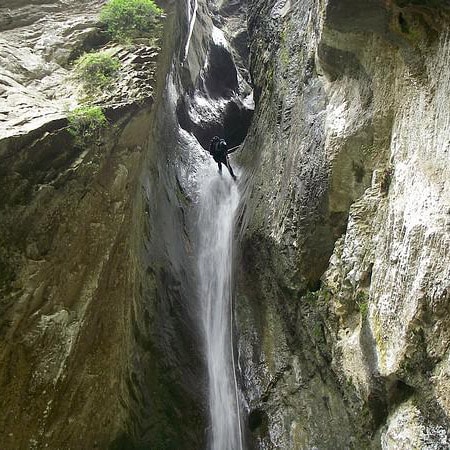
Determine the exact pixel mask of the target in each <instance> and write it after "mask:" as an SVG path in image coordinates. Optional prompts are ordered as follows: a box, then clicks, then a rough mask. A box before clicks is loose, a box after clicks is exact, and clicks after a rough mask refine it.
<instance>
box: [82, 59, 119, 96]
mask: <svg viewBox="0 0 450 450" xmlns="http://www.w3.org/2000/svg"><path fill="white" fill-rule="evenodd" d="M119 67H120V61H119V60H118V59H117V58H114V57H112V56H110V55H109V54H108V53H107V52H98V53H86V54H85V55H83V56H80V58H78V59H77V60H76V62H75V78H76V79H77V80H78V81H80V82H81V83H82V84H83V88H84V90H85V91H86V93H87V94H94V93H96V92H98V91H101V90H102V89H105V88H107V87H108V86H110V85H111V83H112V81H113V80H114V78H115V77H116V75H117V71H118V70H119Z"/></svg>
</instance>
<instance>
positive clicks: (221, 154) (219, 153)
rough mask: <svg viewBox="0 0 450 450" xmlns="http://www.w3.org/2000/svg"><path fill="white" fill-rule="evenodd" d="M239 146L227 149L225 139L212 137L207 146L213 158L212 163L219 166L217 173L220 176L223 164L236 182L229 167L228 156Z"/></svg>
mask: <svg viewBox="0 0 450 450" xmlns="http://www.w3.org/2000/svg"><path fill="white" fill-rule="evenodd" d="M238 147H239V145H237V146H236V147H233V148H230V149H228V146H227V143H226V141H225V139H221V138H220V137H219V136H214V137H213V138H212V140H211V143H210V144H209V153H210V154H211V156H212V157H213V158H214V161H215V162H216V163H217V165H218V166H219V173H220V174H221V175H222V164H224V165H225V166H226V167H227V169H228V171H229V172H230V175H231V177H232V178H233V180H235V181H236V175H235V174H234V173H233V169H232V167H231V165H230V161H229V159H228V155H229V154H230V153H233V152H234V151H235V150H236V149H237V148H238Z"/></svg>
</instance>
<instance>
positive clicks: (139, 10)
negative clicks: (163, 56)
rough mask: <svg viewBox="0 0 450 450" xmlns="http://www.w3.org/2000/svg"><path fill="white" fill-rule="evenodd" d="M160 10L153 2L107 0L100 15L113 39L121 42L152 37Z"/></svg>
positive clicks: (150, 0)
mask: <svg viewBox="0 0 450 450" xmlns="http://www.w3.org/2000/svg"><path fill="white" fill-rule="evenodd" d="M161 14H162V9H160V8H158V6H156V5H155V3H154V1H153V0H109V2H108V3H107V4H106V5H105V6H104V7H103V9H102V10H101V13H100V19H101V20H102V21H103V22H105V24H106V26H107V27H108V31H109V32H110V33H111V35H112V36H113V38H114V39H116V40H118V41H120V42H123V41H130V40H132V39H134V38H142V37H143V38H148V37H152V36H153V35H154V33H155V31H156V28H157V25H158V24H159V19H160V17H161Z"/></svg>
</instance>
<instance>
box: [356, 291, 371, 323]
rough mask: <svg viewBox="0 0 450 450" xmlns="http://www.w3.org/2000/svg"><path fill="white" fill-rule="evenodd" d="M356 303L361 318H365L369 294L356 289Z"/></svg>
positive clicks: (367, 311)
mask: <svg viewBox="0 0 450 450" xmlns="http://www.w3.org/2000/svg"><path fill="white" fill-rule="evenodd" d="M356 304H357V305H358V309H359V312H360V313H361V317H362V319H363V320H365V319H366V318H367V314H368V313H369V295H368V294H367V292H364V291H358V293H357V294H356Z"/></svg>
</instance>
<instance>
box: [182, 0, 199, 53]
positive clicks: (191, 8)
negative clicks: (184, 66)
mask: <svg viewBox="0 0 450 450" xmlns="http://www.w3.org/2000/svg"><path fill="white" fill-rule="evenodd" d="M197 9H198V0H187V15H188V22H189V32H188V37H187V39H186V45H185V47H184V57H183V61H185V60H186V58H187V56H188V53H189V45H190V44H191V38H192V33H193V31H194V25H195V19H196V18H197Z"/></svg>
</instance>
